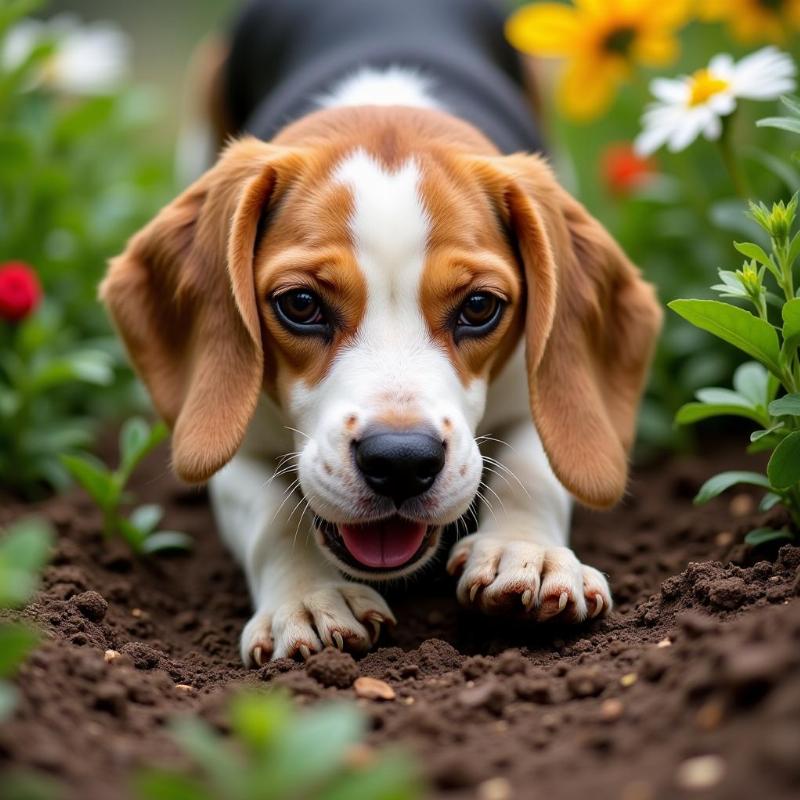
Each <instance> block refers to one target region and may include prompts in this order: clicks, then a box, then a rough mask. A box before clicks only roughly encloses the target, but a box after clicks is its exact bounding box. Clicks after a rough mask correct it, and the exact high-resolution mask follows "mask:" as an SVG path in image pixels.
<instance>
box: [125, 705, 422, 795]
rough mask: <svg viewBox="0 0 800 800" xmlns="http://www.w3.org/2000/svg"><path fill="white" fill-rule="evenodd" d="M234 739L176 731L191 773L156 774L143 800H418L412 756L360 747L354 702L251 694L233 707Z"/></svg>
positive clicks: (207, 731)
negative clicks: (313, 702)
mask: <svg viewBox="0 0 800 800" xmlns="http://www.w3.org/2000/svg"><path fill="white" fill-rule="evenodd" d="M230 724H231V740H228V739H225V738H224V737H222V736H221V735H220V734H218V733H216V732H215V731H214V730H213V729H212V728H210V727H209V726H208V725H207V724H206V723H204V722H202V721H201V720H200V719H198V718H191V717H190V718H185V719H182V720H179V721H176V722H175V723H174V724H173V726H172V731H173V735H174V736H175V738H176V740H177V742H178V744H179V745H180V747H181V749H182V750H183V751H184V752H185V753H186V754H187V755H188V756H189V758H190V759H191V761H192V765H193V769H192V770H191V772H178V771H173V770H156V769H150V770H147V771H145V772H143V773H142V774H140V775H139V776H138V779H137V781H136V793H137V796H138V797H139V798H140V800H177V799H178V798H180V800H295V798H303V800H414V799H415V798H419V797H420V796H421V786H420V783H419V781H418V779H417V777H416V771H415V769H414V767H413V765H412V764H411V763H410V761H409V760H408V759H407V758H405V757H404V756H401V755H398V754H393V753H384V754H378V753H374V752H373V751H371V750H368V749H366V748H365V747H364V746H363V745H360V742H361V739H362V737H363V736H364V733H365V724H364V719H363V717H362V715H361V713H360V712H359V710H358V709H357V708H356V707H355V706H353V705H352V704H331V705H327V706H319V707H317V708H315V709H313V710H310V711H305V712H300V713H298V712H296V711H295V710H294V709H293V707H292V704H291V702H290V701H289V700H288V698H286V697H284V696H283V695H281V694H279V693H275V692H271V693H261V694H255V693H252V692H250V693H246V694H241V695H239V696H238V697H236V698H235V699H234V700H233V702H232V704H231V707H230Z"/></svg>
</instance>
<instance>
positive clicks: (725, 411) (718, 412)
mask: <svg viewBox="0 0 800 800" xmlns="http://www.w3.org/2000/svg"><path fill="white" fill-rule="evenodd" d="M725 416H731V417H744V418H745V419H750V420H753V422H756V423H758V424H759V425H765V424H766V421H765V419H764V417H763V415H761V414H759V413H758V412H757V411H755V410H754V409H752V408H750V407H748V406H745V405H729V406H726V405H711V404H709V403H686V405H684V406H682V407H681V408H680V409H678V413H677V414H676V415H675V422H676V423H677V424H678V425H692V424H693V423H695V422H700V421H701V420H704V419H709V418H710V417H725Z"/></svg>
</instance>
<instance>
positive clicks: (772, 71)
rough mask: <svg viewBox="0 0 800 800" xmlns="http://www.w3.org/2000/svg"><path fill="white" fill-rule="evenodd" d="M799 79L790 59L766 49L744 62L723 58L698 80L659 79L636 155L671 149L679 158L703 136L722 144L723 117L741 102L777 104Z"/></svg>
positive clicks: (713, 61)
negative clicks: (753, 101)
mask: <svg viewBox="0 0 800 800" xmlns="http://www.w3.org/2000/svg"><path fill="white" fill-rule="evenodd" d="M796 74H797V67H796V66H795V63H794V61H793V60H792V59H791V57H790V56H789V55H787V54H786V53H783V52H781V51H780V50H778V49H777V48H775V47H765V48H763V49H761V50H758V51H757V52H755V53H751V54H750V55H749V56H745V58H743V59H742V60H741V61H739V62H738V63H737V62H735V61H734V60H733V58H732V57H731V56H729V55H728V54H727V53H722V54H720V55H717V56H714V58H712V59H711V61H710V63H709V65H708V67H706V68H704V69H700V70H698V71H697V72H695V73H694V74H693V75H687V76H684V77H682V78H678V79H676V80H669V79H667V78H657V79H656V80H654V81H653V82H652V83H651V84H650V91H651V92H652V93H653V96H654V97H655V98H656V102H655V103H651V104H650V105H649V106H648V107H647V109H646V111H645V113H644V115H643V116H642V132H641V133H640V134H639V136H638V137H637V139H636V143H635V147H636V152H637V153H638V154H639V155H641V156H648V155H650V154H652V153H654V152H655V151H656V150H658V149H659V147H662V146H664V145H666V146H667V149H668V150H670V151H671V152H673V153H677V152H678V151H680V150H684V149H685V148H687V147H688V146H689V145H690V144H691V143H692V142H693V141H694V140H695V139H696V138H697V137H698V136H700V135H703V136H705V138H706V139H708V140H710V141H714V140H716V139H719V137H720V136H721V135H722V118H723V117H726V116H728V115H729V114H732V113H733V112H734V111H735V110H736V103H737V101H738V100H740V99H741V100H775V99H777V98H778V97H780V96H781V95H782V94H789V93H791V92H793V91H794V90H795V86H796V81H795V75H796Z"/></svg>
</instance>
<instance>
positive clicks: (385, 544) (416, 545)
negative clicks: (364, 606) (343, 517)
mask: <svg viewBox="0 0 800 800" xmlns="http://www.w3.org/2000/svg"><path fill="white" fill-rule="evenodd" d="M315 523H316V526H317V528H318V529H319V531H320V532H321V533H322V535H323V536H324V537H325V543H326V545H327V546H328V548H329V549H330V550H331V552H332V553H333V554H334V555H335V556H336V557H337V558H339V559H340V560H341V561H344V562H345V563H347V564H350V565H351V566H353V567H356V568H357V569H360V570H364V569H366V570H369V571H375V572H380V571H391V570H396V569H399V568H400V567H406V566H408V565H409V564H413V563H414V562H415V561H418V560H419V559H420V558H421V557H422V556H423V554H424V553H425V552H426V550H427V549H428V543H429V542H430V539H431V534H432V533H433V531H434V530H435V527H434V526H431V525H427V524H426V523H424V522H416V521H413V520H408V519H404V518H403V517H399V516H397V515H395V516H392V517H388V518H386V519H381V520H376V521H374V522H363V523H358V524H349V523H339V524H335V523H333V522H327V521H325V520H323V519H321V518H319V517H317V519H316V520H315Z"/></svg>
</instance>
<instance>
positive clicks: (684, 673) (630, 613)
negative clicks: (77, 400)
mask: <svg viewBox="0 0 800 800" xmlns="http://www.w3.org/2000/svg"><path fill="white" fill-rule="evenodd" d="M710 449H713V448H710ZM734 452H735V451H734ZM730 454H731V451H730V450H728V452H727V453H722V454H718V455H716V456H711V457H707V458H704V459H703V460H697V459H695V460H679V461H675V462H672V463H670V464H662V465H659V466H658V467H654V468H650V469H648V470H643V471H639V472H638V473H637V474H636V475H635V476H634V480H633V483H632V487H631V494H630V497H629V498H628V500H627V501H626V503H625V504H624V505H623V506H622V507H621V508H619V509H618V510H616V511H614V512H612V513H609V514H595V513H590V512H586V511H578V513H577V515H576V524H575V534H574V543H575V546H576V549H577V551H578V554H579V555H580V556H581V557H582V558H583V559H584V560H585V561H587V562H588V563H590V564H593V565H595V566H597V567H599V568H600V569H602V570H605V571H606V572H608V573H609V574H610V576H611V584H612V589H613V590H614V593H615V598H616V602H617V606H616V609H615V611H614V612H613V614H612V615H611V616H610V618H608V619H607V620H604V621H601V622H598V623H596V624H593V625H590V626H585V627H577V628H558V627H553V626H536V625H524V624H521V623H519V622H516V623H501V622H499V621H498V620H496V619H492V620H486V619H484V618H482V617H480V616H475V615H471V614H469V613H466V612H462V611H460V610H459V609H458V608H457V606H456V603H455V599H454V586H453V582H452V580H451V579H449V578H448V577H446V576H445V575H444V574H437V575H431V574H429V575H428V576H427V577H426V578H425V580H424V581H420V582H419V583H416V584H412V585H410V586H407V587H404V588H403V589H402V590H398V591H395V592H393V593H391V594H390V602H391V604H392V606H393V609H394V611H395V613H396V614H397V617H398V619H399V621H400V624H399V625H398V627H397V628H396V630H394V631H393V632H388V633H385V634H384V637H383V639H382V641H381V643H380V645H381V646H380V648H379V649H378V650H376V651H375V652H374V653H372V654H371V655H368V656H367V657H365V658H363V659H362V660H360V661H358V662H354V661H352V659H350V658H349V657H345V656H342V655H341V654H339V653H338V652H337V653H333V652H326V653H323V654H321V655H319V656H317V657H315V658H314V659H313V660H312V661H311V662H310V663H309V664H308V665H306V666H305V667H304V666H303V665H301V664H296V663H294V662H290V661H280V662H275V663H273V664H270V665H269V666H267V667H264V668H263V669H262V670H260V672H251V671H248V670H245V669H244V668H243V667H242V666H241V665H240V663H239V656H238V649H237V639H238V636H239V633H240V631H241V629H242V626H243V625H244V623H245V621H246V619H247V617H248V613H249V601H248V597H247V593H246V589H245V584H244V580H243V579H242V576H241V574H240V572H239V571H238V569H237V568H236V567H235V566H234V565H233V563H232V561H231V559H230V558H229V557H228V555H227V554H226V552H225V551H224V550H223V548H222V546H221V544H220V543H219V541H218V539H217V537H216V536H215V533H214V525H213V522H212V519H211V515H210V512H209V508H208V504H207V499H206V496H205V494H203V493H199V492H196V491H194V490H188V489H185V488H181V487H179V486H178V485H177V484H176V483H175V482H174V481H173V480H172V479H171V478H170V477H169V476H168V474H167V472H166V468H165V467H164V466H163V465H162V463H160V462H159V461H158V459H155V460H154V461H151V463H150V464H149V467H148V470H149V474H148V476H146V477H145V479H144V482H143V484H142V487H141V494H142V496H143V499H145V500H147V501H153V502H162V503H164V504H165V505H167V507H168V511H167V518H166V522H167V526H168V527H170V528H175V529H179V530H185V531H188V532H189V533H192V534H193V535H194V536H195V537H196V547H195V550H194V552H193V553H192V554H190V555H180V556H168V557H164V556H162V557H159V558H156V559H151V560H146V561H137V560H135V559H134V558H132V557H131V556H130V555H129V554H128V553H127V552H126V551H125V549H124V548H123V547H121V546H118V545H115V544H113V543H108V542H105V541H103V539H102V537H101V535H100V532H99V531H100V518H99V515H98V513H97V511H96V510H95V509H94V508H93V507H92V505H91V504H90V502H89V501H88V500H86V499H84V498H83V497H81V496H80V495H77V494H76V495H73V496H71V497H68V498H56V499H52V500H50V501H48V502H45V503H42V504H40V505H38V506H36V507H32V506H20V505H16V506H15V505H13V504H9V503H6V504H4V505H3V507H2V508H0V525H3V524H7V523H9V522H11V521H12V520H13V519H15V518H17V517H19V516H20V515H22V514H24V513H29V512H33V511H36V512H38V513H41V514H43V515H45V516H47V517H49V518H50V520H52V522H53V523H54V525H55V526H56V527H57V529H58V532H59V534H60V537H59V542H58V548H57V551H56V554H55V558H54V561H53V563H52V565H51V566H50V567H49V568H48V569H47V571H46V573H45V579H44V586H43V589H42V591H41V592H40V594H39V595H38V596H37V598H36V601H35V603H33V604H32V605H31V606H30V607H29V609H28V610H27V611H26V614H27V615H28V616H29V617H31V618H32V619H33V620H35V621H36V622H37V623H38V624H39V625H40V626H41V627H42V628H43V629H44V631H46V632H47V634H48V636H49V638H48V639H47V641H46V643H45V644H43V645H42V646H41V647H40V648H39V649H38V650H37V651H36V652H35V653H34V654H33V655H32V657H31V658H30V659H29V661H28V662H27V663H26V664H25V666H24V667H23V669H22V672H21V675H20V678H19V688H20V695H21V698H20V704H19V708H18V710H17V712H16V715H15V716H14V718H13V719H12V720H11V721H10V722H8V723H7V724H5V725H3V726H1V727H0V770H2V769H4V768H8V767H23V768H30V769H35V770H39V771H43V772H45V773H47V774H49V775H51V776H53V777H55V778H57V779H58V780H60V781H62V782H63V783H64V784H65V785H66V787H68V794H67V796H68V797H69V798H81V800H115V798H124V797H126V796H128V795H127V790H126V787H127V786H128V785H129V780H130V774H131V772H132V771H133V770H135V769H136V767H137V766H139V765H141V764H144V763H148V764H153V763H157V764H163V763H165V762H169V761H171V760H175V759H177V758H178V757H179V756H178V751H177V749H176V748H175V746H174V744H173V743H172V741H171V739H170V737H169V734H168V732H167V730H166V727H165V723H166V722H167V721H168V720H169V719H170V717H172V716H173V715H175V714H180V713H181V712H187V711H199V712H200V713H201V714H202V715H203V716H205V717H206V718H207V719H209V720H210V721H212V722H215V723H219V722H220V720H221V718H222V713H221V709H222V708H223V706H224V700H225V698H226V696H227V695H228V694H229V693H230V691H231V690H232V689H233V688H234V687H235V686H237V685H240V684H241V683H242V682H249V683H269V684H272V685H276V684H279V685H282V686H284V687H288V689H289V690H290V691H291V692H292V693H293V694H294V695H295V697H296V698H297V700H298V702H300V703H304V704H305V703H313V702H316V701H317V700H319V699H321V698H330V697H349V698H355V697H356V692H355V690H354V688H353V686H352V684H353V682H354V680H355V679H356V678H357V677H358V676H371V677H375V678H379V679H382V680H384V681H386V682H387V683H389V684H390V685H391V686H392V687H393V689H394V691H395V693H396V697H395V699H393V700H388V701H380V700H367V699H363V698H359V699H357V702H358V703H359V704H360V705H362V706H363V707H364V709H365V710H366V712H367V714H368V715H369V717H370V719H371V722H372V732H371V734H370V741H371V743H373V744H376V745H383V744H386V743H390V742H391V743H404V744H405V745H406V746H407V747H408V748H410V749H411V750H412V751H414V752H416V753H417V754H418V755H419V758H420V761H421V763H422V765H423V768H424V770H425V772H426V773H427V775H428V776H429V779H430V783H431V786H432V795H433V796H435V797H441V798H481V800H504V798H505V799H507V798H548V799H549V800H559V799H560V798H569V799H572V798H585V797H586V796H587V795H590V796H591V797H592V798H593V799H594V800H602V799H603V798H619V800H657V799H658V798H682V797H703V798H712V797H713V798H726V799H727V798H748V800H750V798H753V797H757V798H770V799H772V798H776V799H777V798H784V797H785V798H797V797H798V796H800V601H799V600H798V595H799V594H800V571H799V569H800V548H792V547H789V546H785V547H783V548H782V549H780V551H778V548H777V547H772V548H767V549H765V550H763V551H756V552H755V553H753V552H748V551H746V550H745V548H744V547H743V546H742V545H741V544H738V543H739V542H740V541H741V537H742V535H743V534H744V533H746V532H747V531H748V530H749V529H751V528H752V527H755V524H756V523H760V522H763V519H762V517H760V516H759V515H758V514H757V513H756V512H755V510H754V505H755V504H754V502H753V499H752V497H751V495H749V494H738V495H734V496H733V497H730V496H728V497H726V498H724V499H721V500H718V501H716V502H715V503H713V504H711V505H709V506H707V507H705V508H694V507H693V506H692V503H691V498H692V496H693V494H694V492H695V490H696V489H697V488H698V486H699V485H700V483H701V482H702V481H703V480H704V479H705V478H706V477H708V476H709V475H710V474H712V473H713V472H715V471H716V469H717V468H718V467H721V466H722V467H726V468H730V466H731V458H729V456H730ZM732 458H735V456H734V457H732ZM715 462H716V463H715ZM439 572H442V573H443V569H441V568H440V570H439ZM107 651H114V652H112V653H108V652H107ZM309 757H312V755H311V754H310V756H309ZM0 787H2V777H0ZM0 795H2V788H0Z"/></svg>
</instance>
